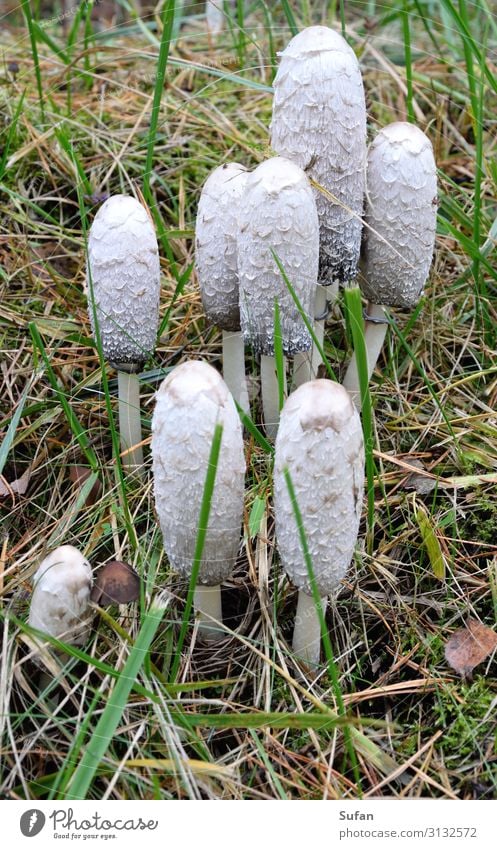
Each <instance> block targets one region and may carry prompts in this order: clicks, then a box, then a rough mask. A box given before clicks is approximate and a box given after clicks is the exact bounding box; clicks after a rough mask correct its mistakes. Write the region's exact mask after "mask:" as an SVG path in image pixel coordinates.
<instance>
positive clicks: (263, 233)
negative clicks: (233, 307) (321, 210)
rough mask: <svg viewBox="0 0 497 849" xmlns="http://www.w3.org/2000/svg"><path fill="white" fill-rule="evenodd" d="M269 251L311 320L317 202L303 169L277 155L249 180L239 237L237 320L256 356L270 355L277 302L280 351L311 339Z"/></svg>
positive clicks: (289, 350) (293, 350)
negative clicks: (275, 257) (280, 264)
mask: <svg viewBox="0 0 497 849" xmlns="http://www.w3.org/2000/svg"><path fill="white" fill-rule="evenodd" d="M271 249H272V250H274V252H275V253H276V255H277V256H278V257H279V259H280V261H281V263H282V265H283V268H284V269H285V273H286V275H287V277H288V279H289V281H290V283H291V284H292V287H293V289H294V291H295V293H296V295H297V296H298V299H299V302H300V304H301V307H302V309H303V310H304V312H305V314H306V315H307V317H308V318H309V320H310V321H312V318H313V316H312V308H313V303H314V294H315V290H316V284H317V273H318V255H319V224H318V218H317V212H316V204H315V201H314V197H313V193H312V189H311V187H310V184H309V181H308V179H307V177H306V175H305V174H304V172H303V171H302V169H301V168H299V167H298V165H295V163H293V162H290V161H289V160H288V159H284V158H283V157H281V156H277V157H274V158H273V159H268V160H267V161H266V162H263V163H262V164H261V165H259V166H258V168H256V169H255V171H252V173H250V174H249V176H248V178H247V186H246V190H245V194H244V197H243V200H242V203H241V207H240V214H239V234H238V274H239V279H240V321H241V325H242V330H243V335H244V338H245V341H246V342H248V343H250V344H251V345H252V347H253V348H254V350H255V351H257V352H259V353H262V354H266V355H267V356H272V355H274V301H275V298H276V299H277V300H278V304H279V308H280V320H281V330H282V337H283V339H282V344H283V351H284V353H285V354H295V353H296V352H297V351H306V350H308V349H309V348H310V346H311V337H310V335H309V333H308V331H307V329H306V326H305V324H304V321H303V319H302V317H301V315H300V313H299V311H298V309H297V307H296V305H295V302H294V300H293V298H292V296H291V294H290V292H289V291H288V288H287V286H286V284H285V281H284V280H283V277H282V275H281V272H280V270H279V268H278V266H277V264H276V262H275V260H274V259H273V256H272V253H271Z"/></svg>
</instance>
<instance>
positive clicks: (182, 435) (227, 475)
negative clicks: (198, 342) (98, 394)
mask: <svg viewBox="0 0 497 849" xmlns="http://www.w3.org/2000/svg"><path fill="white" fill-rule="evenodd" d="M218 423H219V424H222V425H223V436H222V440H221V451H220V455H219V462H218V466H217V472H216V481H215V485H214V492H213V497H212V502H211V512H210V516H209V526H208V529H207V535H206V539H205V545H204V550H203V555H202V563H201V566H200V572H199V582H200V583H202V584H208V585H211V586H214V585H216V584H220V583H222V582H223V581H224V580H225V579H226V578H228V577H229V576H230V574H231V572H232V570H233V567H234V565H235V561H236V556H237V554H238V548H239V545H240V531H241V523H242V514H243V495H244V475H245V458H244V453H243V435H242V427H241V424H240V419H239V416H238V413H237V412H236V408H235V405H234V402H233V399H232V397H231V395H230V392H229V390H228V387H227V386H226V384H225V382H224V380H223V379H222V378H221V376H220V375H219V374H218V373H217V371H216V370H215V369H213V368H212V366H210V365H208V364H207V363H204V362H199V361H196V360H191V361H189V362H186V363H183V364H182V365H180V366H178V367H177V368H175V369H174V370H173V371H172V372H171V373H170V374H169V375H168V376H167V377H166V379H165V380H164V381H163V382H162V383H161V385H160V387H159V391H158V392H157V396H156V405H155V410H154V413H153V417H152V460H153V472H154V487H155V505H156V508H157V513H158V516H159V521H160V526H161V529H162V535H163V537H164V548H165V550H166V553H167V556H168V557H169V560H170V562H171V564H172V566H173V567H174V568H175V569H176V570H177V571H178V572H180V573H181V574H182V575H184V576H185V577H189V576H190V574H191V570H192V563H193V556H194V551H195V543H196V540H197V533H198V522H199V516H200V506H201V502H202V495H203V492H204V485H205V478H206V474H207V468H208V462H209V454H210V451H211V446H212V439H213V436H214V430H215V427H216V424H218Z"/></svg>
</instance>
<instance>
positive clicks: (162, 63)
mask: <svg viewBox="0 0 497 849" xmlns="http://www.w3.org/2000/svg"><path fill="white" fill-rule="evenodd" d="M175 5H176V3H175V0H166V2H165V4H164V9H163V12H162V36H161V41H160V49H159V61H158V65H157V75H156V79H155V88H154V99H153V103H152V114H151V116H150V128H149V131H148V145H147V158H146V161H145V173H144V175H143V194H144V196H145V198H146V200H147V203H149V204H150V206H152V205H153V204H152V202H151V201H152V198H151V193H150V177H151V174H152V166H153V161H154V149H155V139H156V136H157V127H158V124H159V110H160V104H161V98H162V92H163V91H164V79H165V76H166V68H167V59H168V56H169V48H170V46H171V34H172V31H173V24H174V12H175Z"/></svg>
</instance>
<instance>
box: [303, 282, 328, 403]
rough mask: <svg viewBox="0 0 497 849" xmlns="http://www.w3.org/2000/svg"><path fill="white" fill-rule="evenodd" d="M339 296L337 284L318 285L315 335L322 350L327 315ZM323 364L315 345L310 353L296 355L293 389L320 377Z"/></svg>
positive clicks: (315, 304) (315, 307)
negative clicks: (319, 371) (329, 306)
mask: <svg viewBox="0 0 497 849" xmlns="http://www.w3.org/2000/svg"><path fill="white" fill-rule="evenodd" d="M337 296H338V283H337V282H335V283H332V284H331V285H330V286H321V284H320V283H318V285H317V287H316V295H315V298H314V335H315V336H316V339H317V341H318V342H319V344H320V346H321V348H322V347H323V340H324V327H325V324H326V315H325V313H326V312H327V310H328V305H330V304H333V303H334V301H336V298H337ZM322 316H324V317H322ZM322 362H323V360H322V358H321V354H320V353H319V351H318V348H317V345H316V344H315V343H313V345H312V348H311V350H310V351H302V352H301V353H298V354H295V357H294V360H293V377H292V388H293V389H297V388H298V387H299V386H302V384H303V383H307V381H308V380H315V379H316V378H317V375H318V368H319V366H320V365H321V363H322Z"/></svg>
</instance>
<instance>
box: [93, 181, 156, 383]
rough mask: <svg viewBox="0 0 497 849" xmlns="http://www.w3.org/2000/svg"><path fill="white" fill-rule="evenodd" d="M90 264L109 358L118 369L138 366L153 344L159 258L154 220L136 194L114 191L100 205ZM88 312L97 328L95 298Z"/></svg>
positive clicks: (97, 312)
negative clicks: (114, 192) (152, 220)
mask: <svg viewBox="0 0 497 849" xmlns="http://www.w3.org/2000/svg"><path fill="white" fill-rule="evenodd" d="M88 265H89V268H88V270H87V286H88V294H89V297H91V294H90V293H91V291H92V289H93V297H94V300H95V307H96V314H97V320H98V325H99V330H100V338H101V341H102V349H103V353H104V356H105V359H106V360H107V362H109V363H110V364H111V365H113V366H115V367H116V368H117V369H118V370H119V371H130V372H134V371H139V369H140V367H141V366H142V365H143V363H144V362H145V361H146V360H147V358H148V357H149V356H150V354H151V353H152V352H153V351H154V349H155V343H156V338H157V330H158V325H159V295H160V264H159V250H158V245H157V238H156V235H155V230H154V226H153V224H152V222H151V220H150V218H149V215H148V212H147V210H146V209H145V207H143V206H142V204H141V203H139V202H138V201H137V200H136V199H135V198H134V197H130V196H128V195H113V196H112V197H110V198H109V199H108V200H107V201H105V203H104V204H103V205H102V206H101V207H100V209H99V210H98V212H97V214H96V216H95V219H94V221H93V224H92V226H91V228H90V233H89V237H88ZM90 275H91V281H90ZM89 314H90V321H91V324H92V328H93V332H94V334H95V333H96V328H95V321H94V319H95V317H94V311H93V309H92V306H91V304H90V305H89Z"/></svg>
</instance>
